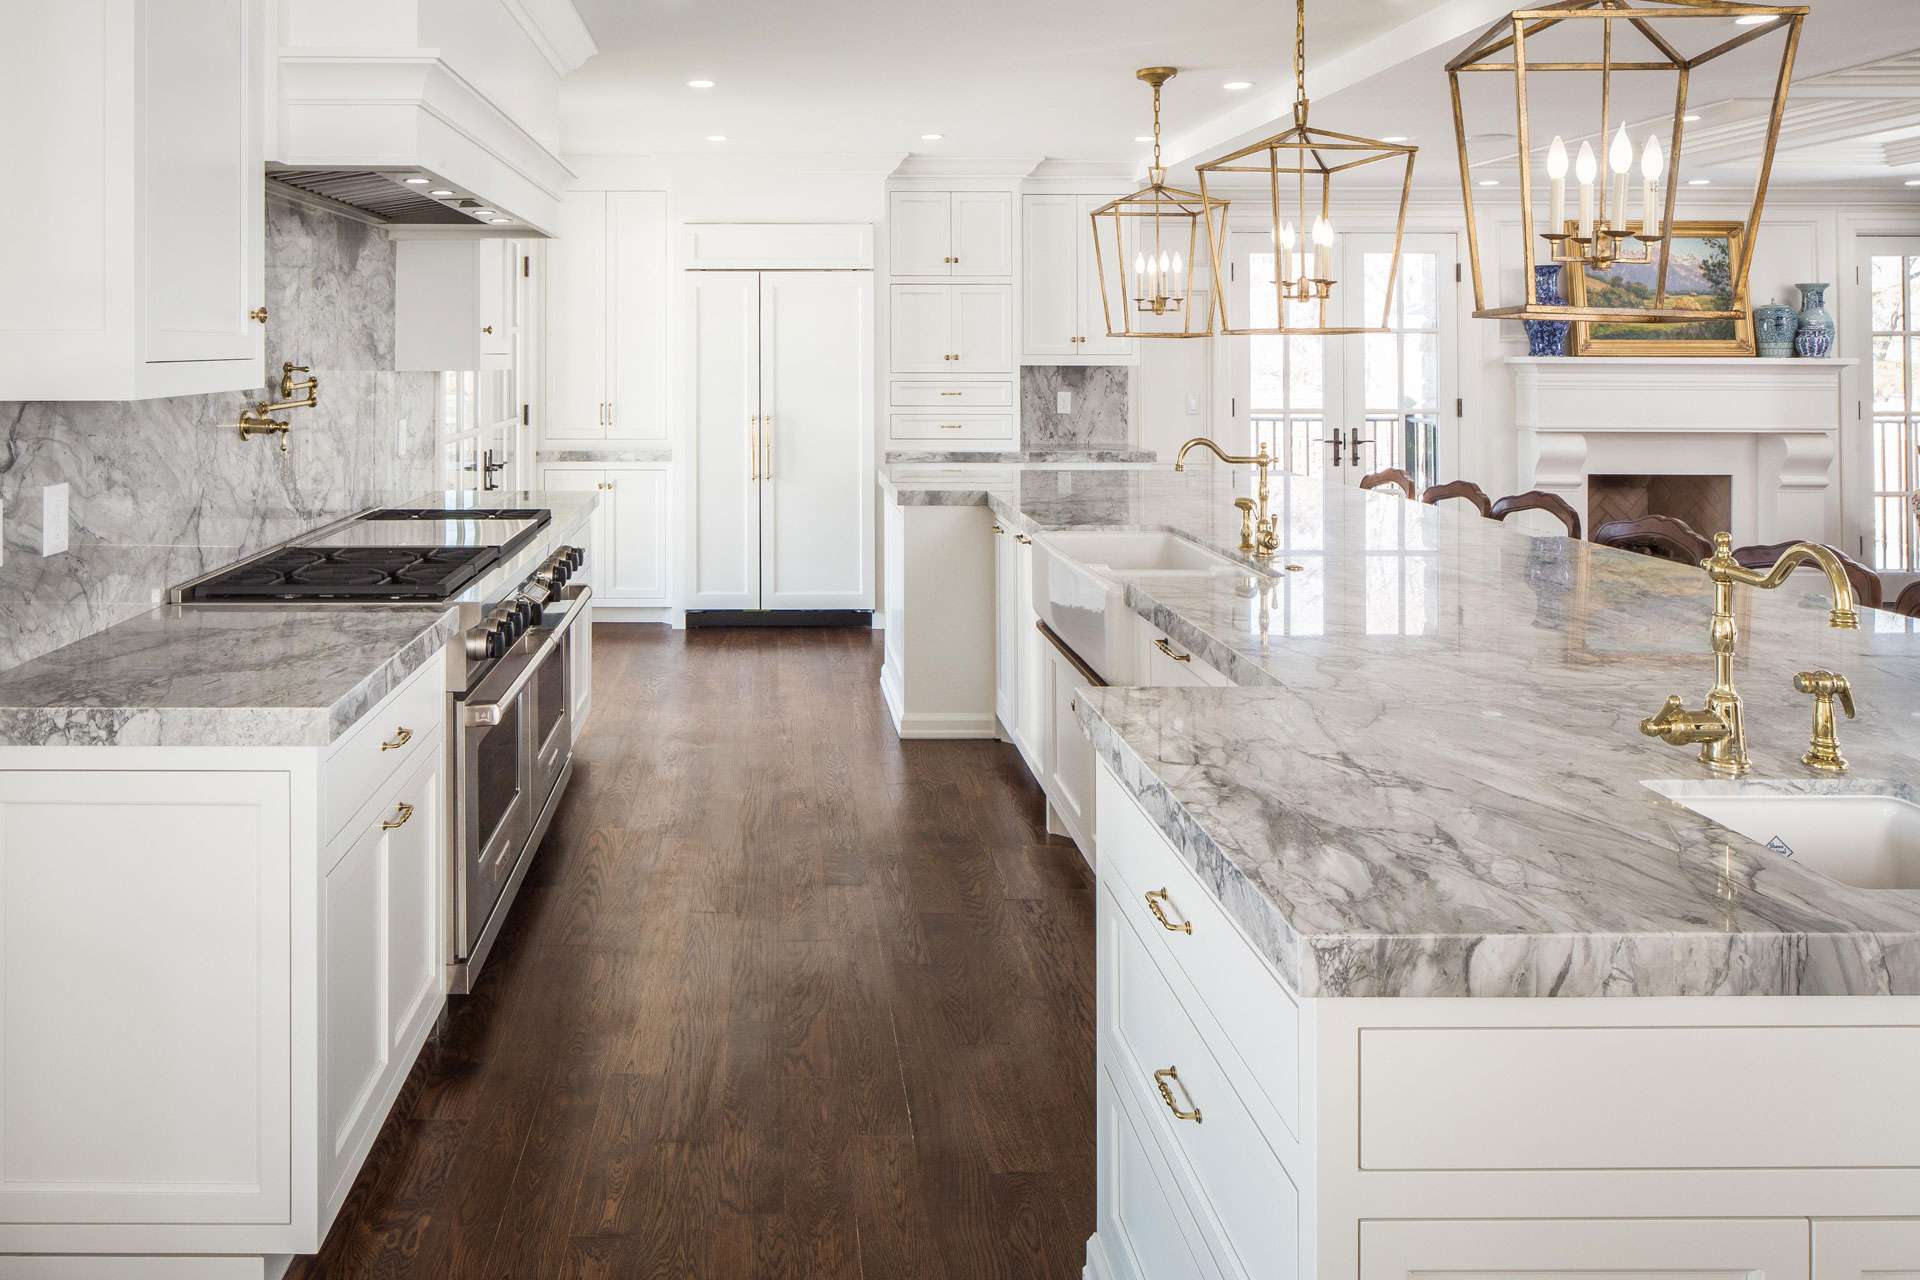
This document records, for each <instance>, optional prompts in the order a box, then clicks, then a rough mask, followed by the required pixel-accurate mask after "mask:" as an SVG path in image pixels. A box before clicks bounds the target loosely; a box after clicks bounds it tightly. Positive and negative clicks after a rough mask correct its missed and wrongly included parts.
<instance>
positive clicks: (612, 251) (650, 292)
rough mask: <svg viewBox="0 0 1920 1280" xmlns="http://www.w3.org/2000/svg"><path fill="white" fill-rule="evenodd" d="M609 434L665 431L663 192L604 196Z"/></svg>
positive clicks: (650, 436) (650, 435)
mask: <svg viewBox="0 0 1920 1280" xmlns="http://www.w3.org/2000/svg"><path fill="white" fill-rule="evenodd" d="M607 280H608V287H609V289H610V290H611V294H610V297H609V299H608V310H607V317H608V318H607V356H608V363H609V365H610V371H609V374H608V383H607V405H608V408H607V422H608V430H607V435H608V436H609V437H610V438H612V439H617V440H665V439H666V438H667V198H666V196H665V195H664V194H663V193H661V192H658V191H616V192H613V193H612V194H610V195H609V196H608V197H607Z"/></svg>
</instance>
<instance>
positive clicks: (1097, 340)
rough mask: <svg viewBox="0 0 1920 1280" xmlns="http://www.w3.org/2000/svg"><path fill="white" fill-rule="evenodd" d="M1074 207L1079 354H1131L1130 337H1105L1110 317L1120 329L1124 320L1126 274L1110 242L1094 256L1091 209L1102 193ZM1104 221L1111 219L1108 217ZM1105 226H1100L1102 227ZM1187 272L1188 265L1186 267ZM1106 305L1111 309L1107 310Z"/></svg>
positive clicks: (1184, 247) (1101, 200) (1203, 244)
mask: <svg viewBox="0 0 1920 1280" xmlns="http://www.w3.org/2000/svg"><path fill="white" fill-rule="evenodd" d="M1076 199H1077V207H1076V208H1075V209H1074V219H1073V237H1074V244H1075V245H1076V246H1077V248H1076V249H1075V256H1076V257H1077V258H1078V261H1079V269H1078V274H1079V282H1078V285H1077V286H1076V293H1075V297H1074V302H1075V304H1076V309H1077V310H1078V312H1079V316H1080V321H1079V328H1078V329H1076V330H1075V332H1076V333H1078V334H1079V335H1080V336H1081V339H1082V341H1081V343H1080V354H1081V355H1083V356H1130V355H1132V354H1133V353H1134V342H1133V339H1132V338H1115V337H1109V336H1108V333H1107V324H1108V319H1109V316H1111V319H1112V322H1113V327H1114V328H1116V329H1118V328H1123V327H1124V326H1125V323H1126V306H1127V296H1126V277H1125V276H1124V275H1123V274H1122V273H1121V270H1120V260H1119V259H1118V258H1117V257H1116V256H1115V255H1114V251H1113V247H1112V245H1111V244H1109V245H1108V246H1107V253H1106V257H1105V258H1104V259H1103V260H1102V259H1097V258H1096V254H1097V248H1096V246H1095V244H1094V240H1093V211H1094V210H1095V209H1098V208H1099V207H1100V206H1101V205H1103V204H1105V203H1106V202H1107V201H1106V197H1104V196H1079V197H1077V198H1076ZM1108 221H1111V219H1109V220H1108ZM1104 229H1105V228H1103V230H1104ZM1178 247H1179V250H1180V252H1181V253H1182V254H1185V253H1186V252H1187V249H1188V246H1187V244H1186V243H1185V242H1184V241H1183V242H1182V243H1181V244H1180V245H1179V246H1178ZM1198 248H1199V250H1200V251H1201V252H1202V253H1204V252H1206V241H1205V239H1202V240H1201V241H1200V243H1199V245H1198ZM1189 275H1191V268H1189ZM1102 288H1105V290H1106V301H1107V305H1106V306H1105V307H1103V306H1101V302H1100V291H1101V289H1102ZM1109 308H1111V310H1110V311H1109Z"/></svg>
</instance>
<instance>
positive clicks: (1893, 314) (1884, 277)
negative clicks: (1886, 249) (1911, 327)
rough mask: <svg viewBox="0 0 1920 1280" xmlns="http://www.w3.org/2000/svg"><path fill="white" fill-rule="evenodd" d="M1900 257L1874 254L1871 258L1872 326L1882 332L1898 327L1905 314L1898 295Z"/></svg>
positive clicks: (1901, 300)
mask: <svg viewBox="0 0 1920 1280" xmlns="http://www.w3.org/2000/svg"><path fill="white" fill-rule="evenodd" d="M1900 267H1901V259H1900V258H1899V257H1898V256H1897V255H1888V256H1883V255H1880V254H1875V255H1874V259H1873V327H1874V330H1875V331H1876V332H1880V333H1884V332H1886V331H1887V330H1889V329H1899V328H1903V327H1904V326H1903V325H1902V324H1901V317H1902V315H1904V314H1905V308H1904V306H1903V305H1902V303H1903V301H1904V300H1903V299H1902V298H1901V296H1900Z"/></svg>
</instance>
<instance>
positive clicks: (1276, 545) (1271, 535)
mask: <svg viewBox="0 0 1920 1280" xmlns="http://www.w3.org/2000/svg"><path fill="white" fill-rule="evenodd" d="M1196 448H1201V449H1208V450H1211V451H1212V453H1213V456H1214V457H1216V458H1218V459H1220V461H1222V462H1228V463H1233V464H1236V465H1239V466H1248V467H1258V468H1259V469H1260V489H1259V496H1260V505H1259V514H1258V516H1254V515H1253V514H1252V512H1251V510H1250V508H1251V507H1252V504H1251V503H1248V502H1247V500H1246V499H1245V498H1237V499H1235V500H1234V504H1233V505H1234V506H1236V507H1239V508H1240V550H1241V551H1242V552H1245V553H1246V554H1248V555H1251V556H1253V557H1254V559H1256V560H1271V559H1272V558H1273V553H1274V552H1276V551H1278V550H1279V549H1280V517H1278V516H1275V515H1269V514H1268V513H1267V497H1268V491H1267V468H1269V467H1271V466H1272V465H1273V455H1272V454H1269V453H1268V452H1267V444H1266V441H1264V440H1263V441H1261V442H1260V452H1259V453H1257V454H1255V455H1254V456H1253V457H1251V458H1242V457H1239V456H1238V455H1236V454H1231V453H1228V452H1227V451H1226V450H1224V449H1222V448H1221V447H1220V446H1219V445H1217V444H1215V443H1214V442H1213V441H1211V440H1209V439H1207V437H1205V436H1195V437H1194V438H1193V439H1191V440H1189V441H1187V442H1186V443H1185V444H1183V445H1181V446H1180V452H1179V453H1178V454H1176V455H1174V459H1173V469H1174V470H1175V471H1185V470H1186V469H1187V453H1188V451H1189V450H1192V449H1196ZM1242 504H1245V505H1242Z"/></svg>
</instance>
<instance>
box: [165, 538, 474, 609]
mask: <svg viewBox="0 0 1920 1280" xmlns="http://www.w3.org/2000/svg"><path fill="white" fill-rule="evenodd" d="M499 558H500V548H498V547H287V548H285V549H283V550H280V551H276V552H274V553H273V554H271V555H268V556H263V557H261V558H260V559H258V560H255V561H252V562H250V563H248V564H245V565H241V566H240V567H239V568H236V569H231V570H229V571H228V572H226V573H222V574H217V575H215V576H214V577H212V578H209V579H207V580H206V581H205V582H202V583H200V584H199V585H198V586H196V587H194V588H193V589H192V590H191V591H190V592H189V593H188V594H187V596H186V598H187V599H189V600H201V601H205V600H395V601H411V600H420V601H435V600H444V599H446V598H447V597H449V596H452V595H455V594H458V593H459V591H460V590H461V589H462V588H463V587H465V586H466V585H467V583H469V582H471V581H473V580H474V579H475V578H476V577H478V576H479V575H480V574H481V573H483V572H484V571H485V570H486V569H487V568H488V567H489V566H491V565H492V564H493V563H494V562H495V561H497V560H498V559H499Z"/></svg>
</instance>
